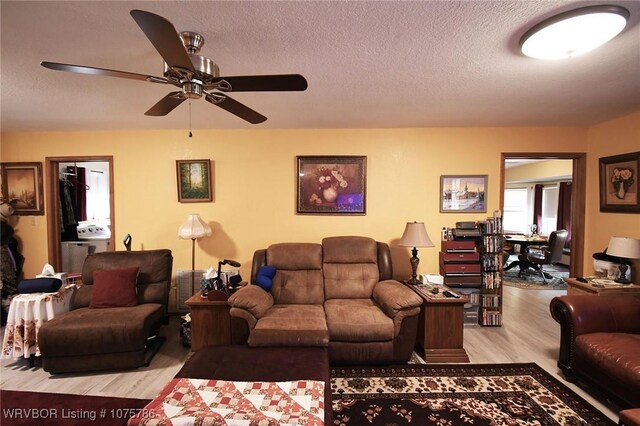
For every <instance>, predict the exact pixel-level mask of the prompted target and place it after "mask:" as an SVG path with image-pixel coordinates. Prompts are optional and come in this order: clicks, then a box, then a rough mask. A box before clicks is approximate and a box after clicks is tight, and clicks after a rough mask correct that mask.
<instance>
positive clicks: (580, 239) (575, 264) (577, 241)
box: [500, 152, 586, 277]
mask: <svg viewBox="0 0 640 426" xmlns="http://www.w3.org/2000/svg"><path fill="white" fill-rule="evenodd" d="M524 159H531V160H570V161H571V162H572V163H571V180H572V184H571V186H572V196H571V212H572V213H571V227H570V230H571V235H572V238H571V243H570V248H569V251H570V256H571V261H570V267H569V274H570V276H572V277H578V276H582V275H583V269H584V223H585V212H584V210H585V203H586V201H585V199H586V186H585V182H586V154H585V153H521V152H519V153H502V156H501V170H500V185H501V187H500V209H501V210H502V211H504V209H505V187H506V185H505V180H506V171H505V170H506V167H505V164H506V162H507V160H524Z"/></svg>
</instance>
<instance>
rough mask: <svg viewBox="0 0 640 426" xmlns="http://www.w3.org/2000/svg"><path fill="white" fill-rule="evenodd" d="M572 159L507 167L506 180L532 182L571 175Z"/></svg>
mask: <svg viewBox="0 0 640 426" xmlns="http://www.w3.org/2000/svg"><path fill="white" fill-rule="evenodd" d="M572 167H573V161H572V160H548V161H540V162H537V163H531V164H524V165H522V166H517V167H510V168H508V169H505V172H504V174H505V182H507V183H508V182H532V181H535V180H540V181H542V180H544V179H549V178H558V177H561V176H571V175H572V173H573V170H572Z"/></svg>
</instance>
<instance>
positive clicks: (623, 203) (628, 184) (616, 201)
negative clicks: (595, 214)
mask: <svg viewBox="0 0 640 426" xmlns="http://www.w3.org/2000/svg"><path fill="white" fill-rule="evenodd" d="M639 170H640V151H638V152H631V153H629V154H620V155H613V156H611V157H602V158H600V211H601V212H618V213H638V212H640V196H639V193H638V192H639V191H638V171H639Z"/></svg>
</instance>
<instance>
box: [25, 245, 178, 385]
mask: <svg viewBox="0 0 640 426" xmlns="http://www.w3.org/2000/svg"><path fill="white" fill-rule="evenodd" d="M172 266H173V257H172V255H171V250H166V249H160V250H148V251H117V252H101V253H95V254H91V255H89V256H88V257H87V259H86V260H85V262H84V265H83V268H82V282H83V285H82V286H81V287H79V288H78V290H77V291H76V292H75V293H74V295H73V299H72V300H71V305H70V310H69V312H66V313H64V314H62V315H60V316H57V317H55V318H53V319H52V320H51V321H48V322H45V323H44V324H42V327H41V328H40V331H39V333H38V344H39V347H40V352H41V354H42V367H43V369H44V370H45V371H48V372H50V373H69V372H84V371H92V370H106V369H120V368H136V367H140V366H141V365H145V364H147V363H148V361H149V360H150V359H149V355H153V352H151V353H150V349H151V348H153V346H154V345H152V343H155V342H154V341H153V340H154V339H149V338H150V337H153V336H157V333H158V329H159V328H160V326H161V325H163V324H167V323H168V319H169V317H168V311H167V302H168V299H169V287H170V284H171V268H172ZM132 267H133V268H135V267H137V268H138V276H137V280H136V281H135V287H136V297H137V304H136V305H135V306H127V307H107V308H92V307H90V305H91V302H92V293H93V282H94V272H95V271H105V270H114V269H120V270H122V269H123V268H132ZM116 296H117V295H116ZM134 303H135V302H134ZM156 342H157V339H156ZM154 349H157V345H155V348H154Z"/></svg>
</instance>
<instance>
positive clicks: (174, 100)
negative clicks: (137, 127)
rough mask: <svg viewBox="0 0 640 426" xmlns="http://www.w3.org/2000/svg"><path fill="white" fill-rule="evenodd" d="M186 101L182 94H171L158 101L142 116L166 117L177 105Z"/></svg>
mask: <svg viewBox="0 0 640 426" xmlns="http://www.w3.org/2000/svg"><path fill="white" fill-rule="evenodd" d="M186 99H187V97H186V96H184V93H182V92H171V93H169V94H168V95H167V96H165V97H164V98H162V99H160V100H159V101H158V103H156V104H155V105H154V106H152V107H151V108H150V109H149V111H147V112H145V113H144V115H151V116H154V117H155V116H162V115H167V114H169V113H170V112H171V111H173V110H174V108H176V107H177V106H178V105H180V104H181V103H183V102H184V101H185V100H186Z"/></svg>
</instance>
